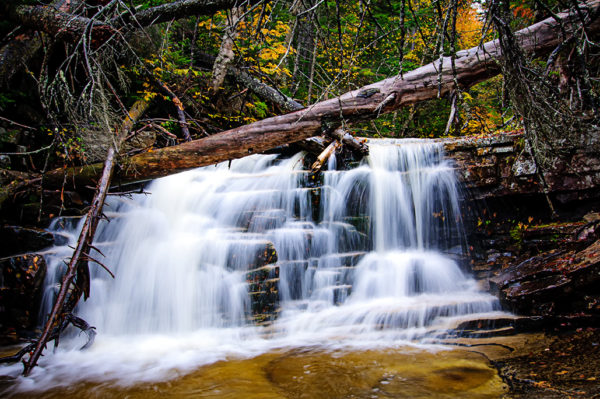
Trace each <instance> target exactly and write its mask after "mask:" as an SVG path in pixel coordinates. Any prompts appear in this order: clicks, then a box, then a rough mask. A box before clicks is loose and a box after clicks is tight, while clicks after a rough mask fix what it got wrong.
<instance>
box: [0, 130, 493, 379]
mask: <svg viewBox="0 0 600 399" xmlns="http://www.w3.org/2000/svg"><path fill="white" fill-rule="evenodd" d="M370 154H371V155H370V156H369V161H368V163H367V162H363V164H362V165H361V166H360V167H358V168H355V169H352V170H348V171H335V170H333V169H334V167H333V166H334V163H335V158H333V159H332V160H331V161H330V164H329V167H330V171H328V172H325V173H324V176H323V182H322V185H320V186H322V187H321V188H317V186H319V184H315V182H314V176H311V175H309V174H308V172H305V171H303V170H302V154H298V155H296V156H294V157H292V158H290V159H285V160H280V159H278V158H277V157H276V156H274V155H261V156H251V157H248V158H245V159H242V160H237V161H234V162H232V164H231V165H227V164H221V165H218V166H216V167H205V168H201V169H197V170H194V171H190V172H185V173H181V174H178V175H175V176H170V177H167V178H163V179H159V180H156V181H154V182H153V183H152V184H151V185H150V186H149V187H148V188H147V191H148V192H149V194H136V195H133V196H132V197H131V198H124V197H121V198H119V197H113V198H110V199H109V201H108V203H107V205H106V207H105V213H106V214H107V215H108V216H109V218H110V222H102V223H101V225H100V226H99V228H98V232H97V235H96V240H95V241H96V243H95V246H96V247H97V248H98V249H100V250H101V251H102V253H103V254H104V255H105V257H104V258H102V255H100V254H97V253H96V254H94V256H95V257H98V258H102V259H103V263H104V264H106V265H108V266H109V267H110V268H111V269H112V271H113V272H114V274H115V275H116V278H115V279H114V280H112V279H111V278H110V277H109V276H108V274H107V273H106V272H105V271H103V270H102V269H101V268H99V267H96V266H95V265H93V264H92V265H91V269H92V270H93V273H92V289H91V291H92V294H91V297H90V299H89V300H88V301H86V302H85V303H81V304H80V306H79V308H78V311H77V313H78V315H80V316H81V317H82V318H84V319H85V320H86V321H88V322H89V323H90V324H92V325H94V326H96V328H97V332H98V337H97V342H96V344H95V345H94V346H93V347H92V349H90V350H89V351H84V352H80V351H77V350H76V347H77V345H78V344H77V342H78V341H77V339H75V338H74V339H73V340H72V341H71V343H70V344H69V343H68V342H67V343H66V344H64V345H63V346H64V348H63V349H62V350H59V351H58V352H57V353H55V354H54V355H49V356H47V357H45V358H44V359H43V360H42V363H41V367H40V368H38V369H36V370H37V371H35V372H34V374H33V377H32V379H33V381H34V382H32V380H31V379H28V380H24V381H26V382H24V385H23V386H26V385H27V383H29V384H37V385H36V386H46V385H45V384H48V385H52V384H68V383H69V382H70V381H72V380H77V379H79V378H82V379H101V380H102V379H110V380H117V381H120V382H122V383H135V382H139V381H146V380H152V379H166V378H172V377H173V376H175V375H177V373H181V372H187V371H189V370H191V369H193V368H195V367H198V366H199V365H201V364H206V363H210V362H214V361H215V360H217V359H220V358H223V357H226V356H230V355H238V356H250V355H254V354H257V353H261V352H264V351H266V350H269V349H272V348H275V347H284V346H294V345H317V344H318V345H325V346H327V345H341V346H352V345H367V346H368V345H397V344H398V342H404V343H405V342H406V340H413V343H414V342H415V341H414V340H415V339H420V338H427V337H432V336H436V335H439V334H440V331H443V330H444V329H445V328H448V327H449V326H451V321H452V319H453V318H456V317H461V316H465V315H476V314H484V313H490V312H493V311H496V310H497V309H498V304H497V302H496V301H495V299H494V298H493V297H492V296H490V295H488V294H484V293H482V292H479V291H478V290H477V288H476V284H475V282H474V281H473V280H472V279H470V278H468V277H466V276H465V275H464V274H463V273H462V272H461V270H460V268H459V266H458V264H457V263H456V262H455V261H454V260H452V259H451V258H450V257H449V254H452V253H453V254H457V253H460V252H461V244H464V242H463V241H462V231H461V227H460V226H461V224H460V212H459V207H458V192H457V188H456V187H457V185H456V181H455V178H454V173H453V170H452V167H451V165H450V163H449V162H448V161H447V160H445V159H444V157H443V153H442V148H441V146H440V145H437V144H433V143H430V142H426V141H390V140H386V141H384V142H379V141H371V142H370ZM315 199H319V200H320V201H319V202H320V209H318V210H315V209H314V200H315ZM79 228H80V227H75V226H71V228H70V229H69V228H64V229H63V230H62V232H63V234H65V235H66V236H67V237H69V238H70V244H71V245H73V243H74V240H75V239H76V236H77V231H78V229H79ZM273 246H274V249H275V251H276V253H277V258H278V261H277V265H278V268H279V269H278V270H279V286H278V288H279V297H280V306H281V311H280V312H279V317H278V318H277V320H275V321H274V322H273V324H272V325H271V327H270V328H268V329H266V330H265V329H264V328H263V327H255V326H253V325H252V324H251V323H250V322H249V321H248V320H249V318H250V316H251V313H252V310H251V308H252V304H251V301H250V295H249V292H248V284H247V283H246V279H247V271H248V270H249V269H252V268H255V267H259V266H261V265H260V264H256V259H264V257H265V256H267V255H269V253H268V252H270V251H272V249H273ZM68 254H69V250H68V247H67V246H64V247H57V248H53V249H52V250H50V251H49V252H48V254H47V255H46V257H47V260H48V263H49V268H50V273H49V281H48V287H49V288H48V290H47V296H46V299H45V301H44V305H43V306H45V307H46V309H48V306H49V305H50V302H51V298H52V296H53V293H54V291H55V290H56V284H57V281H59V280H58V277H59V276H60V274H61V272H62V270H63V269H64V264H63V259H64V257H65V256H68ZM273 270H275V269H273ZM272 277H275V276H272ZM45 312H46V310H43V311H42V314H44V313H45ZM80 340H81V339H80ZM79 343H80V341H79ZM75 364H76V365H77V366H74V365H75ZM69 367H77V369H78V370H79V371H80V372H79V373H76V374H75V375H74V374H73V373H69V372H68V369H69ZM17 369H18V366H17V368H15V366H13V368H6V369H4V371H7V372H8V373H13V374H15V373H16V370H17Z"/></svg>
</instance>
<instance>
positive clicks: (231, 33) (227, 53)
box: [210, 7, 242, 93]
mask: <svg viewBox="0 0 600 399" xmlns="http://www.w3.org/2000/svg"><path fill="white" fill-rule="evenodd" d="M241 15H242V9H241V8H240V7H234V8H233V9H232V10H231V13H230V15H229V18H228V19H227V21H228V24H227V27H226V28H225V33H224V34H223V41H222V42H221V48H220V49H219V55H218V56H217V59H216V60H215V63H214V65H213V70H212V81H211V84H210V85H211V87H212V89H213V92H214V93H216V92H218V91H219V89H220V88H221V86H223V82H224V81H225V76H227V67H228V66H229V64H231V62H232V61H233V57H234V56H235V54H234V52H233V45H234V43H233V41H234V40H235V38H236V36H237V29H236V26H237V22H238V20H239V19H240V17H241Z"/></svg>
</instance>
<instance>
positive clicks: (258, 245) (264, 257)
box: [227, 240, 277, 270]
mask: <svg viewBox="0 0 600 399" xmlns="http://www.w3.org/2000/svg"><path fill="white" fill-rule="evenodd" d="M275 262H277V251H276V250H275V246H274V245H273V243H272V242H270V241H267V240H255V241H254V240H249V241H244V240H239V241H232V242H231V243H230V244H229V248H228V256H227V268H228V269H231V270H251V269H256V268H259V267H262V266H265V265H268V264H271V263H275Z"/></svg>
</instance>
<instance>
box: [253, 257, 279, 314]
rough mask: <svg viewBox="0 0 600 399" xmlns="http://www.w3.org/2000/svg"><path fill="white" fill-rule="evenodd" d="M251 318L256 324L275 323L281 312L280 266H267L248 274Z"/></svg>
mask: <svg viewBox="0 0 600 399" xmlns="http://www.w3.org/2000/svg"><path fill="white" fill-rule="evenodd" d="M246 282H247V283H248V292H249V293H248V294H249V296H250V308H251V318H252V321H253V322H254V323H256V324H261V323H265V322H270V321H273V320H274V319H275V318H276V317H277V312H278V311H279V266H276V265H266V266H263V267H260V268H257V269H253V270H249V271H248V272H247V273H246Z"/></svg>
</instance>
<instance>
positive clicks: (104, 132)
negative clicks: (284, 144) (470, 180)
mask: <svg viewBox="0 0 600 399" xmlns="http://www.w3.org/2000/svg"><path fill="white" fill-rule="evenodd" d="M170 3H171V4H170ZM173 3H175V4H177V3H195V4H196V6H195V8H193V9H190V10H191V11H192V12H189V13H188V12H185V11H184V14H183V15H182V14H177V11H176V10H175V11H173V10H172V9H166V8H164V7H165V6H169V5H173ZM238 3H239V4H238ZM161 7H163V9H161ZM581 7H583V8H585V4H584V3H578V2H575V1H573V2H563V1H541V0H525V1H523V0H519V1H511V2H501V1H492V2H468V1H459V0H447V1H429V0H426V1H415V0H412V1H411V0H403V1H387V0H386V1H381V0H378V1H362V0H361V1H355V2H341V1H339V0H336V1H331V0H330V1H322V0H285V1H250V2H242V1H238V2H235V1H200V0H195V1H194V0H192V1H190V0H187V1H183V2H182V1H179V2H171V1H160V0H145V1H142V0H133V1H121V0H88V1H81V0H70V1H54V2H41V1H37V0H24V1H20V2H19V1H17V2H13V3H10V2H7V3H6V4H5V5H4V9H5V11H6V12H3V13H2V15H3V17H2V21H1V22H0V32H1V34H2V37H4V39H3V41H2V48H3V53H2V58H1V59H0V65H1V66H0V68H2V69H1V70H2V72H3V73H2V78H1V84H2V90H1V92H0V116H1V117H2V119H0V123H1V125H2V131H1V133H2V137H1V144H0V145H1V148H0V152H3V153H9V155H4V156H3V158H2V162H3V167H4V168H7V169H12V170H26V171H35V172H43V171H45V170H50V169H53V168H55V167H58V166H75V165H81V164H85V163H90V162H96V161H102V160H103V159H104V154H105V153H106V147H107V141H108V140H110V137H111V133H110V132H111V131H113V130H114V129H115V127H116V126H119V125H120V124H121V121H122V120H123V119H124V117H125V116H126V113H127V111H128V110H129V109H130V107H131V106H132V105H133V104H134V103H135V101H137V100H144V101H146V102H148V109H147V110H146V111H145V114H144V115H143V116H142V117H141V118H140V120H139V121H138V122H137V124H136V125H135V126H134V128H133V129H132V131H131V132H130V134H129V135H128V136H130V137H127V141H128V142H129V144H128V145H126V146H125V148H126V150H127V152H128V154H129V155H131V154H135V153H139V152H143V151H153V149H154V148H159V147H165V146H170V145H174V144H177V143H180V142H183V141H185V140H190V139H198V138H202V137H205V136H208V135H212V134H214V133H217V132H220V131H223V130H227V129H231V128H234V127H237V126H240V125H244V124H248V123H252V122H255V121H257V120H261V119H264V118H266V117H269V116H273V115H278V114H282V113H285V112H287V111H289V110H290V109H293V108H290V104H294V103H296V105H300V104H301V105H304V106H306V105H309V104H312V103H315V102H318V101H322V100H325V99H329V98H335V97H336V96H339V95H341V94H342V93H345V92H348V91H350V90H354V89H357V88H360V87H361V86H363V85H366V84H369V83H373V82H376V81H379V80H382V79H384V78H388V77H393V76H398V77H400V78H401V77H402V75H403V73H406V72H409V71H411V70H414V69H415V68H418V67H420V66H422V65H425V64H428V63H431V62H434V61H436V60H437V59H439V58H440V57H441V56H452V55H453V54H456V52H458V51H459V50H463V49H467V48H471V47H474V46H477V45H480V44H482V43H484V42H486V41H489V40H492V39H494V38H497V37H498V35H499V33H501V31H500V29H499V26H501V25H500V22H499V21H501V23H502V24H506V27H507V32H508V33H510V32H514V31H516V30H518V29H521V28H524V27H526V26H528V25H531V24H533V23H535V22H537V21H540V20H542V19H544V18H548V17H552V16H553V15H556V13H558V12H559V11H563V10H569V9H571V10H572V12H573V13H582V10H581V9H580V8H581ZM188 11H189V10H188ZM144 12H146V14H144ZM152 12H154V13H156V15H153V14H152ZM54 14H56V15H54ZM159 14H161V16H160V17H159V16H158V15H159ZM139 18H146V19H143V20H138V19H139ZM582 18H583V17H582ZM582 21H583V20H582ZM582 21H576V23H577V24H579V28H576V29H575V30H577V32H576V34H575V36H573V37H571V38H570V39H569V40H566V41H565V42H564V43H562V44H561V45H560V46H559V47H558V48H556V49H555V50H554V51H553V52H552V54H549V55H548V58H543V59H528V58H524V57H522V56H521V57H522V58H523V59H522V60H520V62H522V64H523V65H522V67H520V68H518V70H514V71H508V73H509V74H511V75H514V76H509V78H517V79H520V80H521V81H523V82H524V84H525V88H521V89H520V90H521V91H522V90H525V91H531V92H532V96H533V97H534V98H535V97H536V96H537V97H538V99H537V101H538V102H539V103H540V104H538V106H539V107H541V108H543V110H542V111H543V112H544V117H548V118H550V119H555V118H554V117H555V115H556V114H558V113H561V114H564V115H566V114H569V117H572V118H574V119H577V120H578V121H579V120H580V119H582V118H583V119H586V120H587V119H589V118H590V117H591V116H592V117H595V113H596V108H597V107H596V102H597V92H598V79H597V76H598V65H599V63H598V62H597V55H596V54H597V52H598V47H597V43H596V42H595V41H594V38H593V37H589V35H588V34H587V32H586V29H584V28H583V26H584V24H583V23H582ZM561 29H563V30H564V29H571V27H563V28H561ZM507 37H508V36H507ZM507 64H508V65H506V66H505V69H506V67H507V66H508V67H510V63H507ZM518 75H520V76H518ZM518 86H519V85H518V84H515V83H514V80H512V81H511V79H507V78H506V77H503V76H502V75H499V76H496V77H494V78H492V79H489V80H488V81H485V82H483V83H479V84H477V85H475V86H474V87H472V88H470V89H465V90H461V89H460V88H459V90H455V91H453V92H452V93H451V94H448V95H443V96H440V98H438V99H434V100H431V101H427V102H423V103H418V104H414V105H410V106H407V107H403V108H401V109H399V110H396V111H395V112H393V113H389V114H382V115H380V116H379V117H378V118H377V119H374V120H373V121H369V122H362V123H358V124H355V125H354V126H352V129H351V132H352V133H353V134H355V135H357V136H371V137H441V136H447V135H466V134H490V133H493V132H497V131H512V130H518V129H521V128H522V119H523V117H524V116H525V117H528V116H530V115H528V111H527V110H523V109H520V106H519V104H518V103H519V102H520V101H516V102H515V101H514V100H515V99H517V100H520V99H523V98H524V97H523V95H522V93H519V92H518V91H519V90H518ZM515 90H517V93H514V91H515ZM278 95H280V96H278ZM292 106H293V105H292ZM453 108H454V109H455V110H454V112H452V111H453ZM535 113H536V114H539V112H535ZM553 114H554V115H553ZM565 118H566V117H562V119H565ZM578 121H577V122H578ZM564 122H565V123H566V124H567V125H569V124H570V125H573V124H574V123H576V122H574V121H572V120H571V121H564ZM553 125H554V127H555V128H556V130H561V127H563V128H564V127H565V126H560V122H559V121H553ZM540 130H541V129H540ZM569 130H570V129H566V130H562V131H561V132H559V133H558V135H560V134H563V133H565V132H568V131H569ZM20 152H21V153H27V154H26V155H22V156H19V155H16V154H15V153H20ZM7 157H10V158H7Z"/></svg>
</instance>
